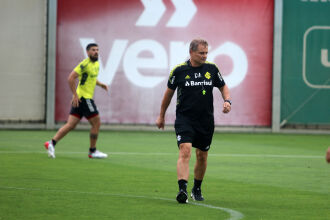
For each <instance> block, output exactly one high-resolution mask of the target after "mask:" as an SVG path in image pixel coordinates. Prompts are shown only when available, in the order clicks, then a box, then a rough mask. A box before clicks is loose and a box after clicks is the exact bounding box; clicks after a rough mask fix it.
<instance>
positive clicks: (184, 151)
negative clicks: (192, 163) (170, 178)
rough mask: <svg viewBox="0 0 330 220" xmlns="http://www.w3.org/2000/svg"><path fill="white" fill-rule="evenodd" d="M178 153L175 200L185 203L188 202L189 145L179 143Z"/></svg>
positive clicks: (190, 146)
mask: <svg viewBox="0 0 330 220" xmlns="http://www.w3.org/2000/svg"><path fill="white" fill-rule="evenodd" d="M179 147H180V151H179V158H178V162H177V174H178V184H179V193H178V195H177V197H176V200H177V201H178V202H179V203H186V202H187V201H188V195H187V183H188V178H189V160H190V157H191V148H192V145H191V143H181V144H180V146H179Z"/></svg>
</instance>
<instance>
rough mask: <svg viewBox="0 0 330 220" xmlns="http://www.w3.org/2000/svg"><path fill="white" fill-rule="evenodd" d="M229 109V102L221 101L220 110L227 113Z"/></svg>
mask: <svg viewBox="0 0 330 220" xmlns="http://www.w3.org/2000/svg"><path fill="white" fill-rule="evenodd" d="M230 110H231V105H230V103H229V102H224V103H223V110H222V112H223V113H228V112H230Z"/></svg>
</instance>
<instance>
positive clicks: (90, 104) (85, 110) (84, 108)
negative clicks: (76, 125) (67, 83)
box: [70, 97, 99, 119]
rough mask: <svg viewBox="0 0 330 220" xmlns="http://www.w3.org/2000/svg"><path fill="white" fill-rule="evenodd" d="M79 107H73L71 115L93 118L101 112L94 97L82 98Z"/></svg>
mask: <svg viewBox="0 0 330 220" xmlns="http://www.w3.org/2000/svg"><path fill="white" fill-rule="evenodd" d="M80 100H81V102H79V106H78V107H76V108H75V107H71V111H70V115H73V116H76V117H78V118H82V117H86V118H87V119H90V118H93V117H95V116H97V115H98V114H99V112H98V110H97V107H96V105H95V103H94V100H93V99H85V98H84V97H81V98H80Z"/></svg>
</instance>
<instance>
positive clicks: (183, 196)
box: [176, 189, 188, 203]
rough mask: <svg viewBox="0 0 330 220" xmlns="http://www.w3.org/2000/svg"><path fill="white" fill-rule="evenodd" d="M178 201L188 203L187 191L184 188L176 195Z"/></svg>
mask: <svg viewBox="0 0 330 220" xmlns="http://www.w3.org/2000/svg"><path fill="white" fill-rule="evenodd" d="M176 201H178V203H188V194H187V192H186V191H184V190H183V189H180V191H179V192H178V195H177V196H176Z"/></svg>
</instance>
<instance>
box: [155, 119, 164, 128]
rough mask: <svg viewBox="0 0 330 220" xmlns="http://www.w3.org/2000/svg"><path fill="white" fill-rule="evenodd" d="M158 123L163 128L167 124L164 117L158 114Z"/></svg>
mask: <svg viewBox="0 0 330 220" xmlns="http://www.w3.org/2000/svg"><path fill="white" fill-rule="evenodd" d="M156 125H157V127H158V128H159V129H163V130H164V126H165V119H164V117H160V116H158V118H157V120H156Z"/></svg>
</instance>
